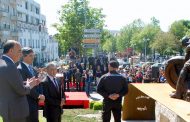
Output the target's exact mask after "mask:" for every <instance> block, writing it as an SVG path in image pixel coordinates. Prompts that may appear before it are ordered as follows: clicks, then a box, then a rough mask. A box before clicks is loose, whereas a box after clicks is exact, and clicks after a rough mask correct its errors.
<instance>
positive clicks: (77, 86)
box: [76, 80, 81, 91]
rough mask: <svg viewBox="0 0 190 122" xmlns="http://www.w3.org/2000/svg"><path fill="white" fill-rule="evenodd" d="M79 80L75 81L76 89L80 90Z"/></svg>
mask: <svg viewBox="0 0 190 122" xmlns="http://www.w3.org/2000/svg"><path fill="white" fill-rule="evenodd" d="M80 82H81V81H80V80H78V81H76V89H77V91H81V87H80Z"/></svg>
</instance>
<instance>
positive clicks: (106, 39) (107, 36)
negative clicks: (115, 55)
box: [101, 30, 116, 52]
mask: <svg viewBox="0 0 190 122" xmlns="http://www.w3.org/2000/svg"><path fill="white" fill-rule="evenodd" d="M102 35H103V38H102V44H101V45H102V49H103V51H106V52H116V38H115V37H114V36H113V35H112V34H111V33H110V32H109V31H108V30H104V32H103V34H102Z"/></svg>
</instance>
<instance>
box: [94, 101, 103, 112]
mask: <svg viewBox="0 0 190 122" xmlns="http://www.w3.org/2000/svg"><path fill="white" fill-rule="evenodd" d="M102 108H103V104H102V102H95V103H94V106H93V110H102Z"/></svg>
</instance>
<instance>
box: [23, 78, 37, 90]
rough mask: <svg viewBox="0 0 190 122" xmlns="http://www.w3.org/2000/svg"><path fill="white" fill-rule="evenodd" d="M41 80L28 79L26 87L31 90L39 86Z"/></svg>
mask: <svg viewBox="0 0 190 122" xmlns="http://www.w3.org/2000/svg"><path fill="white" fill-rule="evenodd" d="M39 83H40V82H39V80H38V79H36V78H35V77H32V78H30V79H27V81H26V85H28V86H29V87H30V88H31V89H32V88H33V87H35V86H37V85H38V84H39Z"/></svg>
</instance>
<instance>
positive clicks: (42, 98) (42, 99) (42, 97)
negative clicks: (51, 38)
mask: <svg viewBox="0 0 190 122" xmlns="http://www.w3.org/2000/svg"><path fill="white" fill-rule="evenodd" d="M38 99H39V101H40V102H44V101H45V96H44V95H43V94H40V95H39V97H38Z"/></svg>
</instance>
